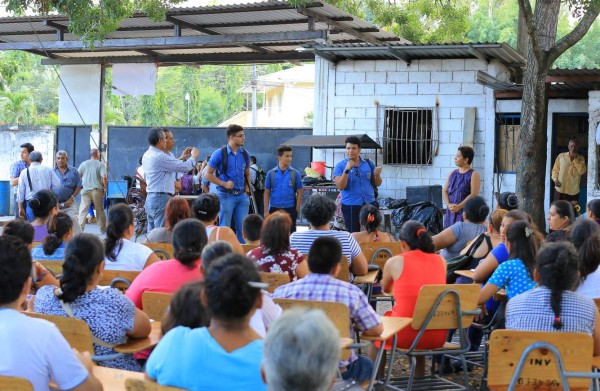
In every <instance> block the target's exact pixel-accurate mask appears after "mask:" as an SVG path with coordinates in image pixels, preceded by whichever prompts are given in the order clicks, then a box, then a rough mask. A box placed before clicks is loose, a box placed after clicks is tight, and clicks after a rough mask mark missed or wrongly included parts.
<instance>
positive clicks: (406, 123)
mask: <svg viewBox="0 0 600 391" xmlns="http://www.w3.org/2000/svg"><path fill="white" fill-rule="evenodd" d="M382 115H383V137H382V141H383V163H384V164H409V165H431V164H432V163H433V156H435V153H436V152H437V147H438V132H437V126H436V123H435V111H434V109H433V108H397V107H383V113H382Z"/></svg>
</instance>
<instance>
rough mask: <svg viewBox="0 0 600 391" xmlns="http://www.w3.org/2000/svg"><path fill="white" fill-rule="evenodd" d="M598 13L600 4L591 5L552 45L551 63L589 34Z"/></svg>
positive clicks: (549, 57) (549, 56)
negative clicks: (572, 27)
mask: <svg viewBox="0 0 600 391" xmlns="http://www.w3.org/2000/svg"><path fill="white" fill-rule="evenodd" d="M519 2H521V0H519ZM598 14H600V5H590V9H589V10H588V11H587V12H586V13H585V15H583V18H581V20H580V21H579V23H577V26H575V28H574V29H573V30H571V32H570V33H569V34H567V35H565V36H564V37H562V38H561V39H560V40H558V41H557V42H556V43H555V44H554V45H553V46H552V48H551V49H550V52H549V55H548V60H549V61H550V62H549V64H550V65H551V64H552V63H554V61H556V59H557V58H559V57H560V56H561V55H562V54H563V53H564V52H566V51H567V50H568V49H569V48H570V47H572V46H573V45H575V44H576V43H577V42H579V41H580V40H581V39H582V38H583V37H584V36H585V34H587V32H588V30H589V29H590V27H592V23H594V20H596V18H597V17H598Z"/></svg>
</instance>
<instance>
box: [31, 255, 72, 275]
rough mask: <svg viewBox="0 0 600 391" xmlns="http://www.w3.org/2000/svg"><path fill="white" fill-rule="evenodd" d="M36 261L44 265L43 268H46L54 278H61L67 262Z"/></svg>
mask: <svg viewBox="0 0 600 391" xmlns="http://www.w3.org/2000/svg"><path fill="white" fill-rule="evenodd" d="M34 261H37V262H39V263H40V265H42V266H43V267H45V268H46V269H48V271H49V272H50V273H52V275H53V276H54V277H56V276H59V275H61V274H62V272H63V264H64V263H65V261H63V260H61V261H48V260H45V259H34Z"/></svg>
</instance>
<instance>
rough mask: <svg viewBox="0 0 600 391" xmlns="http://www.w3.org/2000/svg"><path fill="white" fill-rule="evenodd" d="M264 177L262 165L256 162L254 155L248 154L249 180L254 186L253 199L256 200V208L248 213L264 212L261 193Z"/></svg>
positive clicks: (263, 190) (262, 213)
mask: <svg viewBox="0 0 600 391" xmlns="http://www.w3.org/2000/svg"><path fill="white" fill-rule="evenodd" d="M266 177H267V174H266V173H265V172H264V171H263V169H262V167H259V165H258V164H256V156H250V181H251V183H252V186H254V200H255V201H256V205H255V207H256V210H254V211H252V212H250V213H258V214H259V215H261V216H262V215H264V214H265V207H264V204H263V195H264V194H265V180H266Z"/></svg>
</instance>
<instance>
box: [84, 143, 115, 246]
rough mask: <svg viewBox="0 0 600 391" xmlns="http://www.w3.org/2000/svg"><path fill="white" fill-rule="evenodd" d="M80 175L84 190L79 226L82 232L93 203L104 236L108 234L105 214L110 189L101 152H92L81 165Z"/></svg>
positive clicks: (95, 150)
mask: <svg viewBox="0 0 600 391" xmlns="http://www.w3.org/2000/svg"><path fill="white" fill-rule="evenodd" d="M78 171H79V175H80V177H81V183H82V186H83V190H82V191H81V205H80V206H79V225H80V226H81V230H82V231H83V229H84V228H85V224H86V222H87V220H86V215H87V212H88V208H89V207H90V205H91V204H92V203H94V206H95V207H96V217H97V221H98V228H100V232H101V233H102V234H104V233H106V214H105V213H104V196H105V195H106V191H107V189H108V177H107V176H106V166H105V165H104V163H102V162H101V161H100V151H98V149H96V148H94V149H92V150H91V151H90V159H89V160H86V161H85V162H83V163H81V164H80V165H79V169H78Z"/></svg>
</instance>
